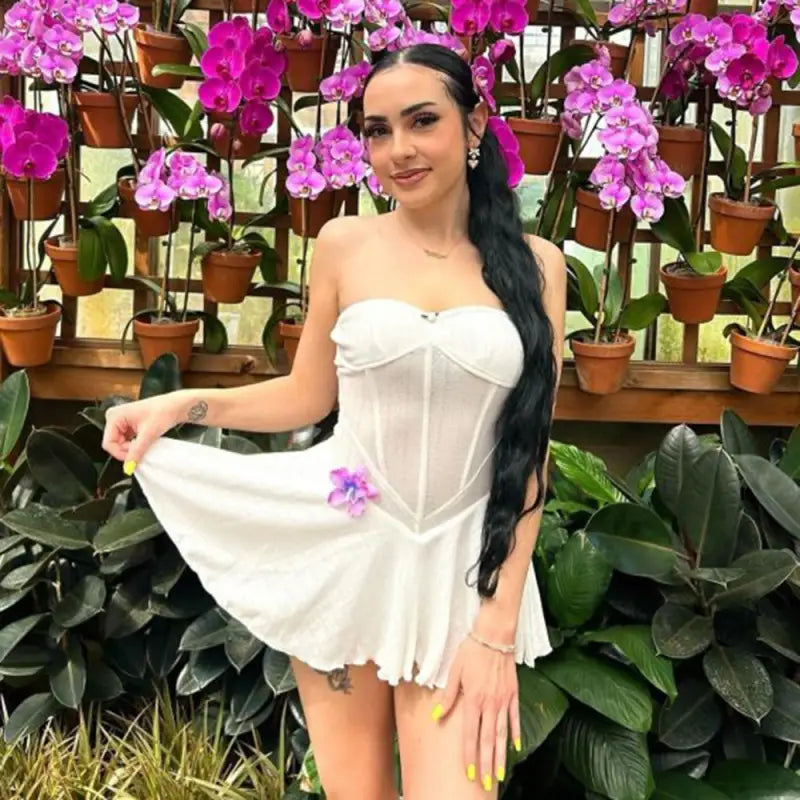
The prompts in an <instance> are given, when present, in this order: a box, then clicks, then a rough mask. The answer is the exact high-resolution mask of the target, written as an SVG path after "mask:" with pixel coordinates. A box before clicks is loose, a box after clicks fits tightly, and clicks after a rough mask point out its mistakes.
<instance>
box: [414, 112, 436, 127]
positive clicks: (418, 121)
mask: <svg viewBox="0 0 800 800" xmlns="http://www.w3.org/2000/svg"><path fill="white" fill-rule="evenodd" d="M438 121H439V117H437V116H436V114H431V113H430V112H428V113H427V114H420V115H419V116H417V117H415V118H414V125H415V126H416V127H420V128H427V127H428V126H429V125H433V124H434V123H435V122H438Z"/></svg>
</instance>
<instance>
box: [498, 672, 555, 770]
mask: <svg viewBox="0 0 800 800" xmlns="http://www.w3.org/2000/svg"><path fill="white" fill-rule="evenodd" d="M517 680H518V683H519V715H520V726H521V728H522V750H521V751H520V752H519V753H518V754H517V753H516V752H515V751H513V750H512V751H509V754H508V755H509V760H512V759H513V760H514V761H522V760H523V759H525V758H527V756H528V755H530V753H532V752H533V751H534V750H536V749H537V748H538V747H539V746H540V745H541V744H542V743H543V742H544V741H545V739H547V737H548V736H549V735H550V734H551V733H552V732H553V731H554V730H555V727H556V725H558V723H559V722H560V721H561V718H562V717H563V716H564V713H565V712H566V710H567V708H568V707H569V701H568V700H567V698H566V696H565V695H564V693H563V692H562V691H561V690H560V689H559V688H558V687H557V686H556V685H555V684H553V683H551V682H550V681H549V680H547V678H545V677H544V676H543V675H542V674H540V673H539V671H538V670H536V669H531V668H529V667H524V666H520V667H518V668H517Z"/></svg>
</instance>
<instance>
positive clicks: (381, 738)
mask: <svg viewBox="0 0 800 800" xmlns="http://www.w3.org/2000/svg"><path fill="white" fill-rule="evenodd" d="M291 662H292V669H293V671H294V675H295V678H296V680H297V688H298V690H299V692H300V701H301V702H302V704H303V712H304V713H305V717H306V724H307V725H308V733H309V736H310V738H311V744H312V746H313V748H314V758H315V760H316V763H317V769H318V771H319V777H320V781H321V782H322V786H323V788H324V789H325V795H326V797H327V798H328V800H345V798H346V800H353V798H356V797H357V798H359V799H360V800H361V799H362V798H363V800H396V798H397V792H396V791H395V788H394V786H395V779H394V772H395V770H394V710H393V707H392V687H391V686H389V684H388V683H386V682H385V681H382V680H380V679H379V678H378V676H377V669H376V667H375V665H374V664H373V663H371V662H369V663H367V664H365V665H363V666H346V667H344V668H343V669H338V670H334V671H333V672H329V673H325V672H319V671H318V670H315V669H312V668H311V667H309V666H308V664H305V663H304V662H302V661H299V660H298V659H296V658H292V659H291Z"/></svg>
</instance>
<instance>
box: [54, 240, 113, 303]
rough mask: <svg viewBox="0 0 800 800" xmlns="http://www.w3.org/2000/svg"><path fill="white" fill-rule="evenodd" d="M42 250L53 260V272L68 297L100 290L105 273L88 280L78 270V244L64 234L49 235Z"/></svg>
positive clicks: (83, 295)
mask: <svg viewBox="0 0 800 800" xmlns="http://www.w3.org/2000/svg"><path fill="white" fill-rule="evenodd" d="M44 251H45V253H47V255H48V256H49V258H50V260H51V261H52V262H53V272H55V274H56V280H57V281H58V285H59V286H60V287H61V291H62V292H63V293H64V294H65V295H67V296H69V297H86V296H88V295H91V294H97V293H98V292H100V291H102V289H103V286H104V285H105V275H101V276H100V277H99V278H95V279H94V280H91V281H88V280H86V278H83V277H81V274H80V272H79V271H78V246H77V245H76V244H75V242H73V241H72V239H70V238H68V237H66V236H51V237H50V238H49V239H46V240H45V242H44Z"/></svg>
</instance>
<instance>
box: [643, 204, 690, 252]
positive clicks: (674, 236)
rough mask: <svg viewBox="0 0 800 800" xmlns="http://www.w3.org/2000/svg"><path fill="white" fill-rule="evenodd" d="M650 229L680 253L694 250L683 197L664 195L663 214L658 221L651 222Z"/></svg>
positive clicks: (687, 211)
mask: <svg viewBox="0 0 800 800" xmlns="http://www.w3.org/2000/svg"><path fill="white" fill-rule="evenodd" d="M650 229H651V230H652V231H653V233H654V234H655V235H656V237H657V238H658V239H659V240H660V241H662V242H663V243H664V244H666V245H669V246H670V247H672V248H674V249H675V250H677V251H678V252H679V253H681V254H682V255H686V254H687V253H690V252H693V251H694V232H693V231H692V220H691V218H690V217H689V210H688V209H687V208H686V201H685V200H684V198H683V197H665V198H664V214H663V216H662V217H661V219H660V220H659V221H658V222H651V223H650Z"/></svg>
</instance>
